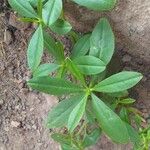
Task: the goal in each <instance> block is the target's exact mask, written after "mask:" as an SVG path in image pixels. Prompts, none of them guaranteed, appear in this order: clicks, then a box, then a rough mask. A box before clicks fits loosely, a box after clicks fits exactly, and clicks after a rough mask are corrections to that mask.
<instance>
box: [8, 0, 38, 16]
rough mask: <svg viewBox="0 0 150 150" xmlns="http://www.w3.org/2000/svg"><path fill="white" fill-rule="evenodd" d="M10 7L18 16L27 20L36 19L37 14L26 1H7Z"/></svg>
mask: <svg viewBox="0 0 150 150" xmlns="http://www.w3.org/2000/svg"><path fill="white" fill-rule="evenodd" d="M8 2H9V4H10V6H11V7H12V8H13V9H14V10H16V11H17V12H18V13H19V14H20V15H22V16H24V17H29V18H36V17H37V13H36V12H35V11H34V9H33V8H32V6H31V5H30V3H29V2H28V1H27V0H8Z"/></svg>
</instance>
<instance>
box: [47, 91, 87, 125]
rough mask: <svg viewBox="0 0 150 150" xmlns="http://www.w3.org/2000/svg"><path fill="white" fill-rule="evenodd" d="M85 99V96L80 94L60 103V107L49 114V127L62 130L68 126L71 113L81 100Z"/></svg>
mask: <svg viewBox="0 0 150 150" xmlns="http://www.w3.org/2000/svg"><path fill="white" fill-rule="evenodd" d="M83 97H84V95H83V94H80V95H78V96H74V97H70V98H68V99H65V100H63V101H61V102H60V103H58V105H57V106H56V107H54V108H53V109H52V110H51V111H50V113H49V114H48V118H47V127H48V128H58V127H59V128H61V127H64V126H66V125H67V122H68V118H69V115H70V113H71V112H72V110H73V109H74V108H75V107H76V106H77V104H78V103H79V102H80V99H82V98H83Z"/></svg>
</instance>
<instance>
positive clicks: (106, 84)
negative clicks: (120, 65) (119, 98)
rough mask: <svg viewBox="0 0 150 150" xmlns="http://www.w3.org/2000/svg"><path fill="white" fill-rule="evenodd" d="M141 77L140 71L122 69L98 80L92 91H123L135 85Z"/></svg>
mask: <svg viewBox="0 0 150 150" xmlns="http://www.w3.org/2000/svg"><path fill="white" fill-rule="evenodd" d="M141 79H142V74H141V73H137V72H131V71H123V72H120V73H117V74H115V75H112V76H110V77H109V78H107V79H105V80H103V81H101V82H99V83H98V84H97V85H96V86H95V87H94V91H97V92H106V93H113V92H120V91H124V90H127V89H129V88H131V87H133V86H134V85H136V84H137V83H138V82H139V81H140V80H141Z"/></svg>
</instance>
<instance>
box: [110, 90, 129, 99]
mask: <svg viewBox="0 0 150 150" xmlns="http://www.w3.org/2000/svg"><path fill="white" fill-rule="evenodd" d="M108 95H110V96H111V97H118V98H121V97H127V96H128V95H129V92H128V91H127V90H125V91H121V92H116V93H108Z"/></svg>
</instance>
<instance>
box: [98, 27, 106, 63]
mask: <svg viewBox="0 0 150 150" xmlns="http://www.w3.org/2000/svg"><path fill="white" fill-rule="evenodd" d="M103 29H104V24H103V25H102V36H101V40H100V42H101V45H100V52H99V58H100V59H101V60H102V61H103V62H105V60H103V58H102V53H103V52H102V51H103V50H102V39H103V37H104V30H103ZM99 44H100V43H99Z"/></svg>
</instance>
